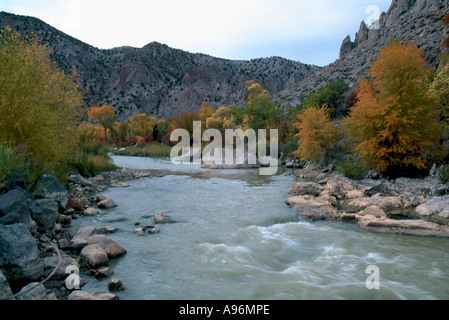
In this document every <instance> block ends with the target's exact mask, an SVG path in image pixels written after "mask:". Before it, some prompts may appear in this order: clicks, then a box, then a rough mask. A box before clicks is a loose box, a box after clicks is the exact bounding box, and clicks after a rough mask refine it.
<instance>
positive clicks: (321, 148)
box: [293, 106, 338, 161]
mask: <svg viewBox="0 0 449 320" xmlns="http://www.w3.org/2000/svg"><path fill="white" fill-rule="evenodd" d="M298 120H299V122H298V123H296V124H295V125H296V127H297V128H298V130H299V133H298V134H297V137H299V148H298V150H297V151H296V152H294V153H293V155H294V156H296V157H298V158H299V159H300V160H301V161H313V160H319V159H320V157H321V156H322V155H323V154H324V153H325V152H326V151H327V150H328V149H330V148H332V145H333V144H335V143H336V142H337V134H338V131H337V128H336V127H335V126H334V124H333V122H332V120H331V118H330V117H329V113H328V112H327V106H323V107H311V108H307V109H305V110H303V111H302V112H301V113H299V114H298Z"/></svg>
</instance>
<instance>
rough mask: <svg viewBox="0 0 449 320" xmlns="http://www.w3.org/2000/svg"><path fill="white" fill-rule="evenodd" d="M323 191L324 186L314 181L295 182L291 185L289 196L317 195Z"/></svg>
mask: <svg viewBox="0 0 449 320" xmlns="http://www.w3.org/2000/svg"><path fill="white" fill-rule="evenodd" d="M323 191H324V187H323V186H321V185H320V184H318V183H316V182H297V183H295V184H293V185H292V187H291V189H290V192H289V194H290V195H291V196H301V195H311V196H314V197H318V196H319V195H320V194H321V193H322V192H323Z"/></svg>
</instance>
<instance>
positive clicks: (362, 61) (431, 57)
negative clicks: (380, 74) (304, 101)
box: [274, 0, 449, 107]
mask: <svg viewBox="0 0 449 320" xmlns="http://www.w3.org/2000/svg"><path fill="white" fill-rule="evenodd" d="M448 13H449V2H448V1H447V0H393V2H392V4H391V7H390V9H389V10H388V12H386V13H382V15H381V16H380V19H379V21H378V22H377V23H376V24H375V25H373V26H369V27H368V26H366V24H365V23H364V22H362V23H361V25H360V28H359V30H358V32H357V33H356V34H355V37H354V41H351V37H350V36H347V37H346V38H345V39H344V40H343V43H342V45H341V49H340V58H339V59H338V60H337V61H335V62H334V63H332V64H330V65H328V66H326V67H324V68H323V69H321V70H319V71H318V72H316V73H314V74H312V75H310V76H309V77H307V78H306V79H304V80H302V81H300V82H298V83H296V84H295V85H293V86H291V87H289V88H287V89H285V90H283V91H281V92H279V93H278V94H276V95H275V96H274V99H275V100H276V102H277V103H278V104H279V105H280V106H283V107H286V106H289V105H296V104H297V103H299V102H300V97H301V95H303V96H305V95H308V94H309V93H310V92H312V91H317V90H319V89H320V88H322V87H323V86H324V85H325V84H326V83H328V82H331V81H334V80H337V79H339V78H340V79H343V80H345V81H346V82H347V83H348V84H350V85H351V86H356V85H357V82H358V80H359V79H360V78H363V77H366V76H367V70H368V68H369V66H370V65H371V63H372V62H373V60H375V59H376V58H377V57H378V54H379V51H380V50H381V48H382V47H383V46H385V45H388V43H389V42H390V41H391V40H392V39H398V40H400V41H406V40H409V41H410V42H412V43H415V44H417V45H418V46H419V47H420V48H422V49H423V50H424V56H425V58H426V59H427V62H428V64H429V65H430V66H431V67H434V68H436V67H438V65H439V63H440V60H439V57H440V54H441V42H442V40H443V38H444V35H445V34H446V31H445V30H444V28H443V24H442V19H443V17H444V16H445V15H446V14H448Z"/></svg>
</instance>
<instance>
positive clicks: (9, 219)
mask: <svg viewBox="0 0 449 320" xmlns="http://www.w3.org/2000/svg"><path fill="white" fill-rule="evenodd" d="M16 223H22V224H24V225H25V226H26V227H27V229H28V230H29V231H30V232H31V233H36V232H37V229H38V226H37V223H36V222H35V221H34V220H33V219H32V217H31V209H30V207H28V206H22V207H20V208H18V209H17V210H15V211H11V212H9V213H8V214H6V215H5V216H4V217H3V218H1V219H0V224H2V225H11V224H16Z"/></svg>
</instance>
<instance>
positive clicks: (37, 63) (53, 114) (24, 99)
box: [0, 28, 83, 181]
mask: <svg viewBox="0 0 449 320" xmlns="http://www.w3.org/2000/svg"><path fill="white" fill-rule="evenodd" d="M50 53H51V50H50V48H49V46H48V45H46V44H42V43H41V42H40V40H39V39H38V38H37V36H31V37H23V36H21V35H20V34H19V33H17V32H15V31H13V30H11V29H10V28H6V29H4V30H2V31H0V144H3V145H6V146H9V147H11V148H14V149H21V150H23V153H24V155H26V158H28V159H29V160H30V161H31V162H32V163H33V166H34V170H35V172H36V173H37V174H41V173H43V172H45V171H47V172H51V173H53V174H54V175H56V176H57V177H58V178H59V179H61V180H62V181H65V179H66V174H67V173H68V171H69V170H70V167H69V163H70V161H71V159H73V157H74V156H75V155H76V153H77V143H78V141H77V128H76V127H77V125H78V123H79V120H80V116H81V113H80V109H81V106H82V104H83V92H82V90H81V85H80V78H79V75H78V73H77V72H76V71H75V70H74V71H72V73H70V74H66V73H64V72H63V71H62V70H60V69H59V68H58V67H57V65H56V63H55V62H53V61H51V59H50V57H49V54H50Z"/></svg>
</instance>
